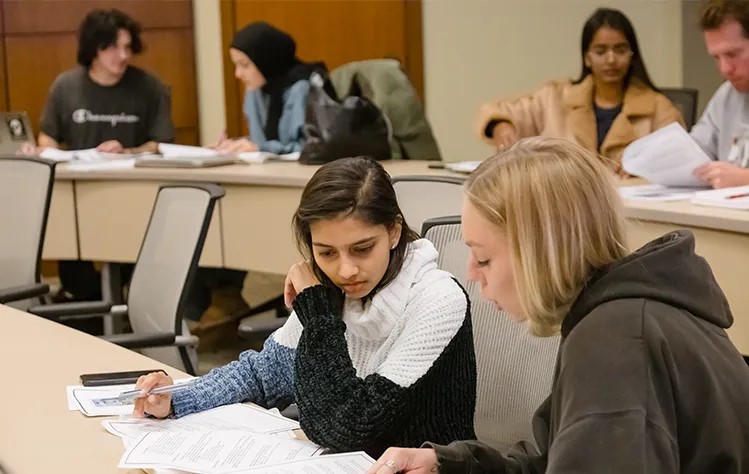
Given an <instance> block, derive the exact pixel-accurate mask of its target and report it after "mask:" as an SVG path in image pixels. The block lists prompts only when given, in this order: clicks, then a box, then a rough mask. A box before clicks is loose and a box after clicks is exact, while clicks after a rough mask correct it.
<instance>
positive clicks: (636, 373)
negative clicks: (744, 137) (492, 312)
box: [433, 231, 749, 474]
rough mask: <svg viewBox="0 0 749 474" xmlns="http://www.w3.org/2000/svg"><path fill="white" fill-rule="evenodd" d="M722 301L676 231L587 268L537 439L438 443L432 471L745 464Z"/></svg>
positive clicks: (741, 398)
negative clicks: (509, 445) (502, 444)
mask: <svg viewBox="0 0 749 474" xmlns="http://www.w3.org/2000/svg"><path fill="white" fill-rule="evenodd" d="M732 323H733V316H732V315H731V312H730V309H729V307H728V303H727V301H726V298H725V296H724V295H723V293H722V291H721V290H720V288H719V287H718V284H717V282H716V281H715V279H714V278H713V274H712V271H711V270H710V267H709V266H708V264H707V263H706V262H705V260H704V259H702V258H701V257H699V256H697V255H696V254H695V253H694V237H693V236H692V234H691V233H690V232H687V231H680V232H673V233H670V234H667V235H665V236H664V237H662V238H660V239H658V240H655V241H653V242H651V243H650V244H648V245H646V246H645V247H643V248H642V249H640V250H638V251H637V252H635V253H633V254H632V255H630V256H628V257H626V258H624V259H622V260H621V261H619V262H616V263H615V264H613V265H611V266H609V267H608V268H605V269H602V270H600V271H598V272H596V273H595V274H594V275H593V276H592V277H591V278H590V280H589V281H588V284H587V285H586V286H585V288H584V289H583V291H582V292H581V293H580V295H579V296H578V298H577V300H576V302H575V303H574V305H573V306H572V308H571V310H570V312H569V314H568V315H567V317H566V318H565V320H564V323H563V324H562V338H563V339H562V344H561V346H560V350H559V356H558V360H557V367H556V371H555V376H554V382H553V386H552V393H551V396H550V397H549V398H548V399H547V400H546V401H545V402H544V403H543V404H542V405H541V407H540V408H539V409H538V411H537V412H536V415H535V417H534V420H533V422H534V423H533V427H534V434H535V438H536V443H537V445H538V446H539V447H540V451H539V450H536V448H535V447H534V446H532V445H531V444H530V443H521V444H519V445H517V446H516V447H515V448H513V449H512V450H511V451H510V453H509V454H508V455H506V456H502V455H500V454H499V453H498V452H497V451H495V450H493V449H491V448H489V447H487V446H485V445H482V444H481V443H479V442H475V441H474V442H471V441H466V442H463V441H459V442H454V443H451V444H450V445H449V446H436V445H434V446H433V447H434V448H435V449H436V450H437V454H438V460H439V463H440V468H439V472H440V473H449V474H452V473H458V472H460V473H474V474H477V473H490V472H491V473H523V474H530V473H542V472H547V473H591V474H592V473H659V474H660V473H677V472H681V473H689V474H707V473H710V474H721V473H726V474H728V473H742V472H743V473H746V472H749V367H747V365H746V363H745V362H744V360H743V359H742V357H741V355H740V354H739V353H738V351H737V350H736V348H735V347H734V346H733V344H732V343H731V341H730V340H729V339H728V337H727V335H726V332H725V329H726V328H728V327H730V326H731V324H732Z"/></svg>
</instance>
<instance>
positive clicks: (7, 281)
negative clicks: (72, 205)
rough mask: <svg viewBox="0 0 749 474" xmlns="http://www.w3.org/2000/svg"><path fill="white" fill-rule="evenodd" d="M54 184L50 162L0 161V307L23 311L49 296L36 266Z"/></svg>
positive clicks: (36, 159) (10, 157) (39, 260)
mask: <svg viewBox="0 0 749 474" xmlns="http://www.w3.org/2000/svg"><path fill="white" fill-rule="evenodd" d="M54 180H55V162H53V161H49V160H43V159H41V158H25V157H24V158H21V157H18V156H4V157H0V222H2V226H1V227H0V303H2V304H9V305H10V306H13V307H15V308H18V309H26V308H27V307H28V306H29V305H31V304H39V303H40V302H41V300H39V298H40V297H41V296H43V295H46V294H47V293H48V292H49V286H48V285H46V284H44V283H41V279H40V277H39V266H40V262H41V258H42V247H43V246H44V235H45V232H46V229H47V217H48V215H49V205H50V201H51V199H52V186H53V184H54ZM34 298H36V303H34Z"/></svg>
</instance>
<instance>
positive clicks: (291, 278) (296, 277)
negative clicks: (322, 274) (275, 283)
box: [283, 260, 320, 308]
mask: <svg viewBox="0 0 749 474" xmlns="http://www.w3.org/2000/svg"><path fill="white" fill-rule="evenodd" d="M319 284H320V280H318V279H317V277H316V276H315V272H314V271H313V270H312V264H311V263H310V262H308V261H306V260H302V261H301V262H299V263H295V264H294V265H292V266H291V268H290V269H289V273H288V274H287V275H286V281H285V282H284V286H283V297H284V302H285V303H286V306H287V307H289V308H290V307H291V305H292V303H294V299H295V298H296V295H298V294H299V293H301V292H302V291H304V290H306V289H307V288H309V287H310V286H315V285H319Z"/></svg>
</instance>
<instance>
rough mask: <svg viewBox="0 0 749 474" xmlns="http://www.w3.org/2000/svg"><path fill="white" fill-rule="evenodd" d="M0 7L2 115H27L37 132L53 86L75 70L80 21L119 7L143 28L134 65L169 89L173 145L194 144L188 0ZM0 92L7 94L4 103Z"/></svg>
mask: <svg viewBox="0 0 749 474" xmlns="http://www.w3.org/2000/svg"><path fill="white" fill-rule="evenodd" d="M0 6H1V7H2V8H0V13H2V14H3V21H0V25H4V26H5V32H4V33H3V34H2V39H3V41H2V44H0V61H2V62H0V107H2V109H4V110H25V111H27V112H28V113H29V117H30V118H31V120H32V126H33V127H34V130H35V131H36V132H37V133H38V131H39V119H40V117H41V113H42V110H43V107H44V103H45V101H46V97H47V92H48V90H49V87H50V85H51V84H52V81H53V80H54V78H55V77H56V76H57V75H58V74H59V73H61V72H63V71H65V70H67V69H70V68H72V67H74V66H75V65H76V50H77V46H78V45H77V40H76V37H77V30H78V26H79V24H80V22H81V21H82V20H83V18H84V16H85V15H86V14H87V13H88V12H89V11H90V10H92V9H94V8H118V9H121V10H122V11H124V12H126V13H128V14H130V15H131V16H132V17H133V18H134V19H135V20H136V21H137V22H139V23H140V24H141V25H142V26H143V34H142V35H143V41H144V43H145V45H146V49H145V51H144V52H143V54H141V55H139V56H136V57H135V59H134V60H133V63H134V64H135V65H137V66H139V67H142V68H143V69H146V70H147V71H149V72H152V73H153V74H155V75H157V76H158V77H159V78H160V79H161V80H162V81H163V82H164V83H165V84H166V85H167V86H168V87H169V89H170V91H171V96H172V119H173V121H174V124H175V127H176V128H177V131H178V133H177V137H178V138H177V139H178V140H182V139H184V140H185V143H186V144H197V143H198V122H199V120H198V118H199V117H198V105H197V104H198V101H197V79H196V76H197V75H196V71H195V47H194V46H195V45H194V31H193V26H192V25H193V20H192V2H191V0H158V1H143V0H120V1H112V0H110V1H104V0H99V1H93V0H92V1H89V0H23V1H17V0H0ZM3 52H4V53H5V59H4V60H3V54H2V53H3ZM3 72H5V73H6V74H7V75H5V76H4V75H3ZM4 83H5V84H6V86H5V87H4V86H3V84H4ZM2 93H7V100H6V98H5V97H6V96H3V95H2ZM178 142H179V141H178Z"/></svg>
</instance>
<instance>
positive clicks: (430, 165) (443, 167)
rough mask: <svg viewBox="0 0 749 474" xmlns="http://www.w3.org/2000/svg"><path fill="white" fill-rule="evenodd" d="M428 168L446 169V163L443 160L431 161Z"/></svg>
mask: <svg viewBox="0 0 749 474" xmlns="http://www.w3.org/2000/svg"><path fill="white" fill-rule="evenodd" d="M427 168H429V169H430V170H443V169H445V164H444V163H442V162H440V163H429V164H428V165H427Z"/></svg>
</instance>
